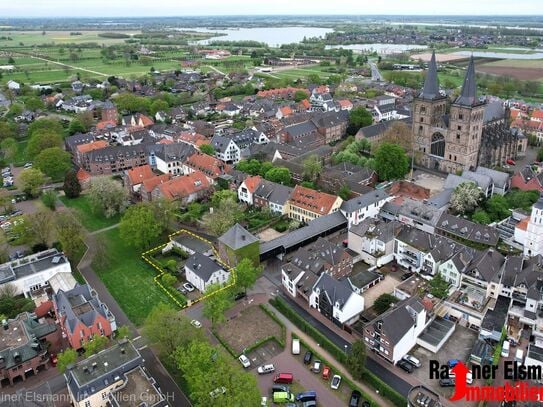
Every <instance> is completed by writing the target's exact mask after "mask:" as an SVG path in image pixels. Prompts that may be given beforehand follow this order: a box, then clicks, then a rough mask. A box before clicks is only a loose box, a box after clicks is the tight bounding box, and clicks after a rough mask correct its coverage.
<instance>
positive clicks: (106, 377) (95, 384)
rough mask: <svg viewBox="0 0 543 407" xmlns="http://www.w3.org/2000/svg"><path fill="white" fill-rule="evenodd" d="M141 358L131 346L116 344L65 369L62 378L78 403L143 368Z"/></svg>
mask: <svg viewBox="0 0 543 407" xmlns="http://www.w3.org/2000/svg"><path fill="white" fill-rule="evenodd" d="M142 363H143V359H142V357H141V355H140V353H139V352H138V351H137V350H136V348H135V347H134V345H132V343H131V342H128V341H122V342H119V343H117V344H115V345H113V346H111V347H110V348H108V349H105V350H103V351H101V352H99V353H97V354H95V355H92V356H90V357H88V358H86V359H84V360H82V361H80V362H78V363H76V364H75V365H74V366H73V367H71V368H69V369H67V370H66V372H65V373H64V378H65V379H66V383H67V385H68V387H70V389H71V392H72V394H73V395H74V397H75V398H76V399H77V400H83V399H85V398H87V397H89V396H90V395H92V394H97V393H100V392H101V391H102V390H103V389H105V388H107V387H110V386H111V383H114V382H115V381H117V380H119V379H120V378H123V379H124V375H125V374H126V373H128V372H130V371H132V370H133V369H135V368H137V367H138V366H140V365H142Z"/></svg>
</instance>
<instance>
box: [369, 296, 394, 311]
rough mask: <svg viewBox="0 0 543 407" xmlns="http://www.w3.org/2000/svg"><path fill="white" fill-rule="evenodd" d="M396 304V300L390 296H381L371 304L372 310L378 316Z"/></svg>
mask: <svg viewBox="0 0 543 407" xmlns="http://www.w3.org/2000/svg"><path fill="white" fill-rule="evenodd" d="M396 302H398V299H397V298H396V297H394V296H393V295H391V294H388V293H385V294H381V295H380V296H379V297H377V299H376V300H375V302H374V303H373V310H374V311H375V312H377V313H378V314H382V313H383V312H385V311H386V310H388V309H389V308H390V306H391V305H392V304H394V303H396Z"/></svg>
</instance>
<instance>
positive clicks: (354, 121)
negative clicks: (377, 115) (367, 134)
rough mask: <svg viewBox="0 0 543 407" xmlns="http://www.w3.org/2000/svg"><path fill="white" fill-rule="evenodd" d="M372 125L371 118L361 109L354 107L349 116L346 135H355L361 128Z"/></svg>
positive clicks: (369, 114)
mask: <svg viewBox="0 0 543 407" xmlns="http://www.w3.org/2000/svg"><path fill="white" fill-rule="evenodd" d="M372 123H373V117H372V116H371V113H370V112H368V111H367V110H366V109H364V108H363V107H361V106H359V107H355V108H354V109H353V110H351V113H350V114H349V126H348V127H347V133H348V134H352V135H355V134H356V133H357V132H358V130H360V129H361V128H362V127H366V126H369V125H371V124H372Z"/></svg>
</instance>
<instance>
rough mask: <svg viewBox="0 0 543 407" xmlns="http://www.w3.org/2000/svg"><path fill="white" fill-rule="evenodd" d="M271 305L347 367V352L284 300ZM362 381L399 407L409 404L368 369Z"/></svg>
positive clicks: (275, 301)
mask: <svg viewBox="0 0 543 407" xmlns="http://www.w3.org/2000/svg"><path fill="white" fill-rule="evenodd" d="M270 304H272V305H273V306H274V307H275V308H277V309H278V310H279V311H280V312H281V313H282V314H283V315H285V316H286V317H287V318H288V319H289V320H290V321H292V322H293V323H294V325H296V326H297V327H298V328H300V329H301V330H302V331H303V332H304V333H306V334H308V335H309V336H310V337H312V338H313V339H314V340H315V341H317V343H318V344H319V345H320V346H321V347H322V348H323V349H325V350H326V351H327V352H328V353H330V354H331V355H332V356H333V357H334V358H335V359H336V360H337V361H338V362H340V363H341V364H342V365H343V366H346V359H347V357H346V354H345V352H344V351H343V350H342V349H340V348H338V347H337V346H336V344H334V343H333V342H332V341H330V340H329V339H328V338H327V337H325V336H324V335H323V334H321V333H320V331H318V330H317V329H316V328H314V327H313V326H312V325H310V324H309V323H308V322H307V321H306V320H305V319H303V318H302V317H301V316H300V315H298V314H297V313H296V312H295V311H294V310H293V309H292V308H291V307H290V306H289V305H288V304H287V303H286V302H285V301H284V300H283V299H282V298H280V297H275V298H273V299H271V300H270ZM362 380H363V381H365V382H367V383H368V384H369V385H371V386H372V387H374V388H375V389H376V390H379V393H380V394H381V395H382V396H383V397H386V398H387V399H389V400H390V401H391V402H392V403H393V404H394V405H396V406H398V407H403V406H405V405H406V404H407V400H406V398H405V397H403V396H402V395H401V394H400V393H398V392H397V391H396V390H394V389H393V388H392V387H390V386H389V385H387V384H386V383H385V382H383V381H382V380H381V379H379V378H378V377H377V376H375V375H374V374H373V373H371V372H370V371H369V370H367V369H366V370H365V371H364V376H363V378H362Z"/></svg>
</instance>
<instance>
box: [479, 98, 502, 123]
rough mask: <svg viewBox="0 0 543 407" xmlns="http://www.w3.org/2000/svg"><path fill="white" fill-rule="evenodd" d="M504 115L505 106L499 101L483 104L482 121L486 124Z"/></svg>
mask: <svg viewBox="0 0 543 407" xmlns="http://www.w3.org/2000/svg"><path fill="white" fill-rule="evenodd" d="M504 116H505V107H504V106H503V103H502V102H501V101H499V100H498V101H496V102H490V103H487V104H486V105H485V111H484V113H483V122H484V123H485V124H486V123H488V122H492V121H494V120H501V119H503V118H504Z"/></svg>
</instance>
